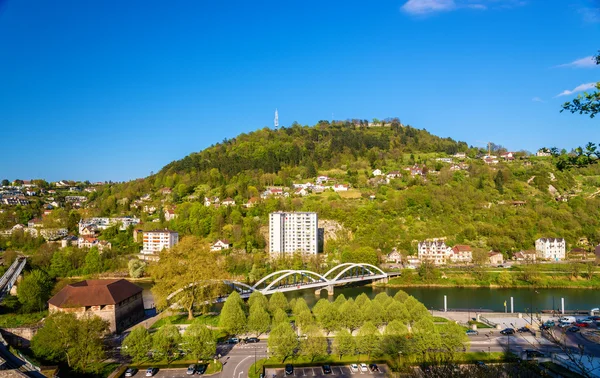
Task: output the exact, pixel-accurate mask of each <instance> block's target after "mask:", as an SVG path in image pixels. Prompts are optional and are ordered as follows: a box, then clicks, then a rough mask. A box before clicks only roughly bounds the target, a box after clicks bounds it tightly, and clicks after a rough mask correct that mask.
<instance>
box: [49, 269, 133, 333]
mask: <svg viewBox="0 0 600 378" xmlns="http://www.w3.org/2000/svg"><path fill="white" fill-rule="evenodd" d="M48 306H49V310H50V312H54V311H64V312H71V313H74V314H75V315H77V317H82V316H86V315H96V316H99V317H100V318H102V319H104V320H106V321H108V322H109V324H110V330H111V332H117V333H119V332H122V331H124V330H125V329H127V328H129V327H130V326H132V325H133V324H135V323H136V322H138V321H139V320H141V319H142V318H143V317H144V302H143V300H142V288H141V287H139V286H137V285H134V284H132V283H131V282H129V281H127V280H123V279H118V280H86V281H81V282H75V283H72V284H70V285H67V286H65V287H64V288H63V289H62V290H61V291H60V292H58V294H56V295H55V296H53V297H52V298H50V300H49V301H48Z"/></svg>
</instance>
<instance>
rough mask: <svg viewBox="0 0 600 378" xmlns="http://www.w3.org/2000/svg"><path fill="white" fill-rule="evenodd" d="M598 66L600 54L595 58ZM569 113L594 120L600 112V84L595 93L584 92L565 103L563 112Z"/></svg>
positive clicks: (597, 84) (597, 85)
mask: <svg viewBox="0 0 600 378" xmlns="http://www.w3.org/2000/svg"><path fill="white" fill-rule="evenodd" d="M594 60H595V61H596V64H600V52H599V53H598V55H596V56H595V57H594ZM565 110H566V111H569V112H571V113H579V114H588V115H589V116H590V118H594V117H595V116H596V114H598V113H599V112H600V82H598V83H596V91H595V92H591V93H588V92H584V93H583V94H580V95H577V97H576V98H574V99H573V100H572V101H570V102H565V103H564V104H563V105H562V109H561V112H563V111H565Z"/></svg>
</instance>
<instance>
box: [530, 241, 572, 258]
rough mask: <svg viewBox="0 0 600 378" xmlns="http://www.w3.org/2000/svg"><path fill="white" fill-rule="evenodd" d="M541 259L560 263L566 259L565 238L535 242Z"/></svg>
mask: <svg viewBox="0 0 600 378" xmlns="http://www.w3.org/2000/svg"><path fill="white" fill-rule="evenodd" d="M535 250H536V251H537V254H538V256H537V257H539V258H541V259H544V260H553V261H560V260H564V259H565V252H566V243H565V239H563V238H539V239H537V240H536V241H535Z"/></svg>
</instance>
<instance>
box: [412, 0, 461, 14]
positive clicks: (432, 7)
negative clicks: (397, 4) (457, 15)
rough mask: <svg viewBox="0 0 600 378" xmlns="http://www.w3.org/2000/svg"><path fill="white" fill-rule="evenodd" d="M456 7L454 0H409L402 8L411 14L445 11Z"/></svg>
mask: <svg viewBox="0 0 600 378" xmlns="http://www.w3.org/2000/svg"><path fill="white" fill-rule="evenodd" d="M455 8H456V4H455V3H454V0H408V1H407V2H406V3H405V4H404V5H403V6H402V10H403V11H404V12H406V13H410V14H427V13H435V12H445V11H450V10H453V9H455Z"/></svg>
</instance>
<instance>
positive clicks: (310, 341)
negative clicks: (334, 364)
mask: <svg viewBox="0 0 600 378" xmlns="http://www.w3.org/2000/svg"><path fill="white" fill-rule="evenodd" d="M305 334H306V338H305V339H304V340H302V341H301V342H300V353H301V354H302V355H304V356H307V357H310V361H311V362H312V361H314V360H315V358H317V357H322V356H327V339H326V338H325V337H323V335H322V334H321V332H320V330H319V329H318V328H317V327H315V326H312V327H309V328H308V329H307V330H306V332H305Z"/></svg>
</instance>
